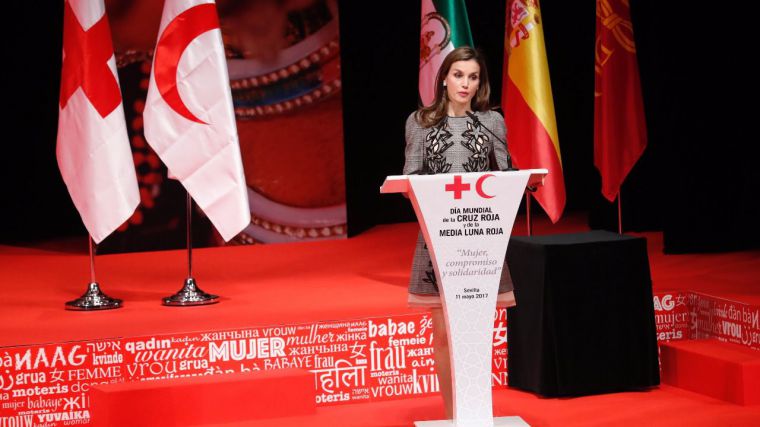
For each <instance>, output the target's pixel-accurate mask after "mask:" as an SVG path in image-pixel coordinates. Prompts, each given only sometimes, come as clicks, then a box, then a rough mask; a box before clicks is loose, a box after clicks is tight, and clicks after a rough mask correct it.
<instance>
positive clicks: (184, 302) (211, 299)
mask: <svg viewBox="0 0 760 427" xmlns="http://www.w3.org/2000/svg"><path fill="white" fill-rule="evenodd" d="M192 218H193V199H192V197H190V193H187V279H185V285H184V286H182V289H180V291H179V292H177V293H176V294H174V295H172V296H170V297H166V298H164V299H163V303H164V305H168V306H172V307H185V306H192V305H208V304H215V303H217V302H219V296H218V295H211V294H207V293H205V292H203V291H202V290H201V288H199V287H198V285H197V284H196V283H195V279H194V278H193V235H192Z"/></svg>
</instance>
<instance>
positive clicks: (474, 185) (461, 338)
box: [380, 169, 548, 427]
mask: <svg viewBox="0 0 760 427" xmlns="http://www.w3.org/2000/svg"><path fill="white" fill-rule="evenodd" d="M547 174H548V171H547V170H546V169H529V170H521V171H509V172H473V173H461V174H438V175H403V176H389V177H387V178H386V180H385V182H384V183H383V186H382V187H381V188H380V192H381V193H406V194H408V195H409V199H410V200H411V201H412V205H413V206H414V211H415V213H416V214H417V220H418V221H419V223H420V228H421V230H422V234H423V236H424V237H425V243H427V247H428V250H429V251H430V257H431V258H432V260H433V265H434V266H435V276H436V279H437V281H438V288H439V289H440V291H441V300H442V304H443V311H444V317H445V319H446V329H447V331H448V334H449V343H450V349H451V351H450V354H451V370H452V380H453V390H454V420H453V421H450V420H443V421H423V422H417V423H415V425H417V426H420V427H422V426H425V427H433V426H457V427H486V426H487V427H490V426H513V425H514V426H527V425H528V424H526V423H525V422H524V421H523V420H522V419H521V418H520V417H501V418H497V419H494V417H493V402H492V395H491V394H492V388H491V366H492V365H491V363H492V362H491V357H492V353H493V350H492V345H493V316H494V313H495V310H496V297H497V293H498V289H499V280H500V278H501V270H502V268H503V265H504V257H505V255H506V253H507V244H508V243H509V235H510V233H511V231H512V225H513V224H514V221H515V216H516V215H517V209H518V208H519V206H520V200H521V199H522V195H523V192H524V190H525V187H526V186H528V185H531V186H536V185H542V184H543V180H544V177H545V176H546V175H547Z"/></svg>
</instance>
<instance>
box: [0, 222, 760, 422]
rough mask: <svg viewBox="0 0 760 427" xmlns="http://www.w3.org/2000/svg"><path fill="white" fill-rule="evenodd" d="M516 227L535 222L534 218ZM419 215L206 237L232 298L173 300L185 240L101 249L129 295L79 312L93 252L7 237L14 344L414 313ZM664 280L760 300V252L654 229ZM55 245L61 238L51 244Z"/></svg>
mask: <svg viewBox="0 0 760 427" xmlns="http://www.w3.org/2000/svg"><path fill="white" fill-rule="evenodd" d="M585 223H586V222H585V218H584V217H582V216H578V215H575V216H569V217H566V218H565V219H563V221H562V222H561V223H560V224H558V225H550V224H548V223H546V222H540V221H539V222H538V223H537V224H535V227H534V232H535V234H547V233H557V232H573V231H583V230H585V229H586V228H587V227H586V226H585ZM516 224H517V225H516V230H515V234H525V233H524V228H525V227H524V220H522V219H518V221H517V222H516ZM416 235H417V225H416V224H411V223H408V224H396V225H387V226H378V227H375V228H374V229H372V230H370V231H367V232H365V233H363V234H361V235H360V236H358V237H355V238H352V239H348V240H341V241H325V242H313V243H298V244H280V245H269V246H259V245H256V246H245V247H241V246H238V247H224V248H209V249H199V250H196V251H195V252H194V260H195V277H196V278H197V280H198V283H199V285H200V286H201V287H202V288H203V289H204V290H205V291H207V292H211V293H217V294H220V295H221V296H222V300H221V302H220V304H217V305H213V306H207V307H187V308H174V307H163V306H161V304H160V299H161V297H163V296H166V295H169V294H172V293H174V292H175V291H176V290H178V288H179V287H180V285H181V283H182V281H183V279H184V276H185V270H186V264H185V262H186V260H185V252H184V251H166V252H152V253H133V254H120V255H107V256H99V257H98V258H97V272H98V280H99V282H100V283H101V285H102V287H103V289H104V290H105V291H106V292H107V293H108V294H110V295H112V296H114V297H118V298H122V299H124V301H125V306H124V308H123V309H120V310H112V311H104V312H87V313H81V312H70V311H65V310H64V309H63V303H64V302H65V301H67V300H70V299H73V298H75V297H77V296H79V295H80V294H81V293H82V292H83V291H84V289H85V286H86V282H87V279H88V260H87V256H86V254H84V253H71V252H61V251H55V250H50V249H33V248H20V247H10V246H0V271H2V273H3V275H2V276H3V282H4V283H3V285H2V286H0V301H2V304H3V308H2V310H0V347H5V346H19V345H29V344H42V343H55V342H65V341H77V340H94V339H98V338H114V337H131V336H147V335H159V334H169V333H177V332H194V331H207V330H223V329H234V328H243V327H252V326H266V325H281V324H299V323H308V322H317V321H325V320H344V319H357V318H368V317H375V316H388V315H396V314H405V313H410V312H412V311H413V310H412V309H409V308H408V307H407V305H406V282H407V275H408V271H409V267H410V263H411V257H412V252H413V246H414V242H415V239H416ZM643 235H644V236H645V237H647V239H648V242H649V256H650V265H651V270H652V278H653V283H654V288H655V292H660V291H697V292H703V293H706V294H710V295H714V296H719V297H723V298H727V299H732V300H736V301H740V302H744V303H747V304H751V305H760V251H750V252H735V253H725V254H710V255H663V254H662V235H661V233H643ZM48 247H49V246H48ZM494 408H495V412H496V415H499V416H502V415H513V414H519V415H521V416H523V418H524V419H526V421H528V422H529V423H530V424H531V425H538V426H540V425H547V426H548V425H562V426H566V425H584V426H587V425H705V426H706V425H737V426H745V425H746V426H749V425H760V407H758V406H754V407H742V406H738V405H734V404H731V403H727V402H723V401H719V400H715V399H711V398H708V397H705V396H702V395H698V394H695V393H690V392H687V391H684V390H680V389H677V388H673V387H668V386H662V387H659V388H657V389H655V390H651V391H647V392H639V393H616V394H610V395H600V396H590V397H583V398H574V399H541V398H538V397H536V396H534V395H532V394H529V393H522V392H519V391H515V390H497V391H496V392H495V397H494ZM442 416H443V413H442V407H441V402H440V400H439V398H438V397H425V398H417V399H406V400H400V401H390V402H377V403H368V404H353V405H342V406H332V407H320V408H319V409H318V413H317V415H316V416H314V417H312V418H308V419H304V418H293V419H279V420H273V421H270V422H265V421H260V422H258V423H253V424H251V425H304V424H309V425H331V426H347V425H352V426H353V425H356V426H381V425H382V426H397V425H398V426H401V425H404V426H408V425H411V420H415V419H417V420H419V419H436V418H442Z"/></svg>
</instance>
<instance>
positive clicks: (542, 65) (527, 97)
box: [501, 0, 565, 222]
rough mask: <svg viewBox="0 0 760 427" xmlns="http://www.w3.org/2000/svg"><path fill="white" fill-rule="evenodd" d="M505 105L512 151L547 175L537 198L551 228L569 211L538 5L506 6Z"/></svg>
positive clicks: (515, 0)
mask: <svg viewBox="0 0 760 427" xmlns="http://www.w3.org/2000/svg"><path fill="white" fill-rule="evenodd" d="M502 78H503V80H502V81H503V82H504V83H503V85H504V87H503V89H502V95H501V103H502V105H503V107H504V113H505V114H504V119H505V121H506V123H507V135H508V137H509V150H510V152H511V153H512V158H513V159H514V161H515V165H516V166H517V167H519V168H520V169H548V170H549V175H547V177H546V181H545V182H544V185H543V187H540V188H539V190H538V191H537V192H536V193H535V198H536V200H537V201H538V203H539V204H541V207H543V208H544V211H546V214H547V215H549V218H551V220H552V222H557V221H558V220H559V218H560V217H561V216H562V211H563V210H564V209H565V180H564V176H563V174H562V156H561V155H560V151H559V136H558V132H557V120H556V119H555V117H554V99H553V97H552V88H551V82H550V79H549V65H548V62H547V60H546V48H545V47H544V30H543V21H542V20H541V10H540V9H539V4H538V1H537V0H525V1H524V0H508V1H507V25H506V37H505V38H504V72H503V75H502Z"/></svg>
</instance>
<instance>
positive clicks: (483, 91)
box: [415, 46, 491, 128]
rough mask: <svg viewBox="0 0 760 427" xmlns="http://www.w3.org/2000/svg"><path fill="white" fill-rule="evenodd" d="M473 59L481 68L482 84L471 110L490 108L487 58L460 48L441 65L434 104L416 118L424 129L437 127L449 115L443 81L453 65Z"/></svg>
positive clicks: (464, 47)
mask: <svg viewBox="0 0 760 427" xmlns="http://www.w3.org/2000/svg"><path fill="white" fill-rule="evenodd" d="M471 59H474V60H475V61H476V62H477V63H478V65H479V66H480V82H479V83H480V84H479V86H478V92H477V93H476V94H475V96H474V97H473V98H472V101H471V102H472V104H471V108H472V110H473V111H485V110H488V109H489V108H490V105H489V98H490V96H491V86H490V85H489V84H488V70H487V69H486V61H485V58H483V55H482V54H481V53H480V52H479V51H477V50H475V49H473V48H471V47H470V46H462V47H458V48H456V49H454V50H452V51H451V52H449V54H448V55H446V58H444V59H443V62H442V63H441V68H439V69H438V75H437V76H436V77H435V98H434V99H433V103H432V104H430V105H429V106H427V107H424V106H423V107H421V108H420V109H419V110H417V114H416V115H415V118H416V119H417V122H418V123H419V124H420V125H422V127H425V128H428V127H431V126H435V125H436V124H438V123H439V122H440V121H441V120H443V118H444V117H445V116H446V114H448V107H449V97H448V94H447V93H446V87H445V86H444V85H443V81H444V80H445V79H446V76H447V75H448V74H449V70H450V69H451V64H453V63H455V62H458V61H469V60H471Z"/></svg>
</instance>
